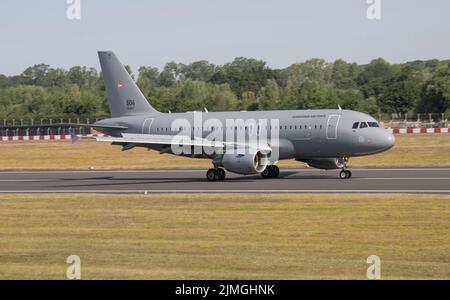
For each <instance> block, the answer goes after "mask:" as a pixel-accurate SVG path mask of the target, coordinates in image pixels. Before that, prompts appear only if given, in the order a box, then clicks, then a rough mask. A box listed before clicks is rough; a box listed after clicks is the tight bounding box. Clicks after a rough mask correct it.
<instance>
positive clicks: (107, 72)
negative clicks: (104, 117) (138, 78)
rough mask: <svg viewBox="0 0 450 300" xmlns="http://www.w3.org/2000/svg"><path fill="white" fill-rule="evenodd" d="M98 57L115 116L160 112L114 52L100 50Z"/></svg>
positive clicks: (113, 115) (111, 109) (110, 105)
mask: <svg viewBox="0 0 450 300" xmlns="http://www.w3.org/2000/svg"><path fill="white" fill-rule="evenodd" d="M98 57H99V59H100V65H101V68H102V73H103V80H104V82H105V88H106V93H107V96H108V103H109V109H110V111H111V115H112V117H113V118H117V117H123V116H135V115H142V114H150V113H156V112H158V111H157V110H156V109H154V108H153V107H152V106H151V105H150V104H149V103H148V101H147V99H145V97H144V95H143V94H142V92H141V91H140V90H139V88H138V87H137V85H136V83H135V82H134V80H133V78H131V76H130V75H129V74H128V72H127V70H126V69H125V68H124V66H123V65H122V64H121V62H120V61H119V60H118V59H117V57H116V55H115V54H114V53H113V52H111V51H99V52H98Z"/></svg>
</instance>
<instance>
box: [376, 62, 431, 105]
mask: <svg viewBox="0 0 450 300" xmlns="http://www.w3.org/2000/svg"><path fill="white" fill-rule="evenodd" d="M422 84H423V76H422V75H421V73H420V72H419V70H418V69H417V67H415V66H414V65H405V66H403V67H402V69H401V71H400V72H399V74H398V75H396V76H393V77H392V78H391V79H389V80H387V81H386V86H387V87H386V88H385V90H384V92H383V94H382V95H380V97H379V105H380V108H381V111H382V112H386V113H407V112H409V111H411V110H412V109H413V108H414V107H415V105H416V104H417V103H418V101H419V98H420V92H421V85H422Z"/></svg>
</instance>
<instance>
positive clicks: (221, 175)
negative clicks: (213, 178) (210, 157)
mask: <svg viewBox="0 0 450 300" xmlns="http://www.w3.org/2000/svg"><path fill="white" fill-rule="evenodd" d="M217 174H218V177H219V180H225V178H226V177H227V173H226V172H225V170H224V169H222V168H219V169H217Z"/></svg>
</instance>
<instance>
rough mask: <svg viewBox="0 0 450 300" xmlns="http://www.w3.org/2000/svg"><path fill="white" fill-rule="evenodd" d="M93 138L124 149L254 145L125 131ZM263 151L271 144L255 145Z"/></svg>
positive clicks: (228, 147)
mask: <svg viewBox="0 0 450 300" xmlns="http://www.w3.org/2000/svg"><path fill="white" fill-rule="evenodd" d="M92 139H95V140H97V142H109V143H114V144H119V145H123V146H124V150H128V149H132V148H134V147H135V146H138V145H165V146H172V145H174V146H191V147H192V146H194V147H204V148H215V149H224V150H226V149H230V148H234V149H238V148H241V149H242V148H248V147H253V145H250V144H246V143H236V142H225V141H211V140H208V139H204V138H200V137H198V138H195V139H191V137H190V136H181V135H175V136H173V135H160V134H134V133H123V134H122V137H101V136H98V137H92ZM255 148H258V149H260V150H262V151H266V152H267V153H270V152H271V151H272V149H271V147H270V146H269V145H266V146H265V147H261V146H255Z"/></svg>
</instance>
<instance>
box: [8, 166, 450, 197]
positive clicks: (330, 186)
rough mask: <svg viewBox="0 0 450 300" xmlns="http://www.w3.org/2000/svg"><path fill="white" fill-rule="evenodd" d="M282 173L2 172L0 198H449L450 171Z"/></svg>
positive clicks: (311, 171)
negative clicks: (346, 175) (217, 176)
mask: <svg viewBox="0 0 450 300" xmlns="http://www.w3.org/2000/svg"><path fill="white" fill-rule="evenodd" d="M351 170H352V172H353V178H352V179H350V180H342V179H339V177H338V174H339V170H333V171H321V170H314V169H298V170H282V171H281V175H280V178H277V179H262V178H261V177H260V176H259V175H254V176H241V175H235V174H231V173H228V174H227V179H226V180H225V181H219V182H208V181H207V180H206V178H205V173H206V171H205V170H149V171H131V170H123V171H36V172H0V193H144V194H146V193H213V192H220V193H225V192H228V193H242V192H244V193H245V192H247V193H255V192H263V193H269V192H271V193H441V194H450V168H442V169H439V168H433V169H426V168H423V169H351Z"/></svg>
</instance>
